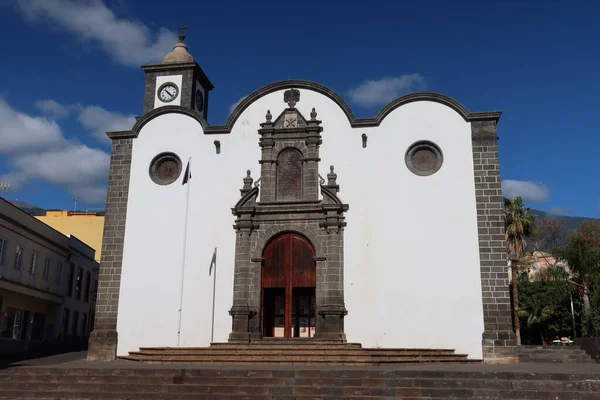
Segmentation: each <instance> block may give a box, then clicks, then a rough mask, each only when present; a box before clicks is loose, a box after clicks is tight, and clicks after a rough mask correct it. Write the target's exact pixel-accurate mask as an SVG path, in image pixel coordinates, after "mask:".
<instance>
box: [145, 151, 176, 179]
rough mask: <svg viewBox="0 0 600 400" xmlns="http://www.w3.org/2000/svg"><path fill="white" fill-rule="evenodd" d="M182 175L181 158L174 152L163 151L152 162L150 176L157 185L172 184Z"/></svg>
mask: <svg viewBox="0 0 600 400" xmlns="http://www.w3.org/2000/svg"><path fill="white" fill-rule="evenodd" d="M179 175H181V159H180V158H179V157H177V155H176V154H174V153H161V154H159V155H157V156H156V157H154V159H153V160H152V162H151V163H150V178H151V179H152V180H153V181H154V183H156V184H157V185H170V184H171V183H173V182H175V181H176V180H177V178H179Z"/></svg>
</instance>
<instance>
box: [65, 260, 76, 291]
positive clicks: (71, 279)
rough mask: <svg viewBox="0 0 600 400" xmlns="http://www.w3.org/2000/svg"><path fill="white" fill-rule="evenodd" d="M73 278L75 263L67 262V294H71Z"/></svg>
mask: <svg viewBox="0 0 600 400" xmlns="http://www.w3.org/2000/svg"><path fill="white" fill-rule="evenodd" d="M73 278H75V265H74V264H73V263H69V279H68V281H67V285H69V286H68V287H67V296H69V297H71V296H73Z"/></svg>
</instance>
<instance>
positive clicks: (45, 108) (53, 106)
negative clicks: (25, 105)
mask: <svg viewBox="0 0 600 400" xmlns="http://www.w3.org/2000/svg"><path fill="white" fill-rule="evenodd" d="M35 106H36V107H37V108H38V109H39V110H40V111H41V112H42V114H44V115H47V116H48V117H51V118H54V119H60V118H64V117H66V116H68V115H69V114H71V112H72V111H74V110H76V109H78V108H79V107H80V106H78V105H64V104H60V103H59V102H57V101H56V100H52V99H46V100H38V101H36V102H35Z"/></svg>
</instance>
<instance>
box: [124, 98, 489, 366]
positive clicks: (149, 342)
mask: <svg viewBox="0 0 600 400" xmlns="http://www.w3.org/2000/svg"><path fill="white" fill-rule="evenodd" d="M282 99H283V90H282V91H278V92H275V93H271V94H269V95H266V96H264V97H262V98H260V99H258V100H257V101H255V102H254V103H252V104H251V105H250V106H249V107H248V108H247V109H246V110H244V112H243V113H242V114H241V115H240V117H239V118H238V119H237V121H236V123H235V125H234V127H233V129H232V132H231V134H229V135H204V134H203V132H202V128H201V127H200V125H199V124H198V123H197V122H196V121H195V120H193V119H192V118H190V117H188V116H185V115H182V114H166V115H162V116H160V117H157V118H155V119H154V120H152V121H150V122H149V123H148V124H146V125H145V126H144V127H143V128H142V130H141V132H140V134H139V137H138V138H137V139H135V140H134V144H133V157H132V165H131V178H130V191H129V200H128V211H127V227H126V234H125V246H124V247H125V249H124V255H123V269H122V277H121V295H120V302H119V316H118V326H117V331H118V333H119V344H118V354H119V355H123V354H126V353H127V352H128V351H133V350H136V349H137V348H138V347H140V346H175V345H176V343H177V322H178V316H179V314H178V309H179V296H180V284H181V281H180V276H181V275H180V274H181V264H182V262H181V261H182V251H183V231H184V213H185V210H184V207H185V197H186V190H187V187H186V186H182V185H181V179H182V177H180V178H179V180H178V181H177V182H175V183H173V184H171V185H168V186H159V185H156V184H155V183H154V182H153V181H152V180H151V179H150V178H149V176H148V168H149V164H150V162H151V160H152V159H153V158H154V157H155V156H156V155H157V154H159V153H161V152H164V151H172V152H174V153H176V154H177V155H178V156H179V157H180V158H181V160H182V163H183V165H184V168H185V164H186V162H187V159H188V157H190V156H191V157H192V180H191V182H190V203H189V204H190V207H189V223H188V241H187V253H186V254H187V259H186V271H185V283H184V303H183V313H182V317H183V318H182V332H181V345H182V346H206V345H208V344H209V342H210V331H211V312H212V277H209V276H208V267H209V264H210V259H211V256H212V252H213V249H214V247H217V248H218V259H217V264H218V265H217V269H218V276H217V297H216V308H215V338H214V340H215V341H216V342H222V341H226V340H227V337H228V334H229V332H230V331H231V317H230V316H229V314H228V311H229V309H230V307H231V302H232V296H233V262H234V251H235V233H234V230H233V229H232V225H233V221H234V217H233V215H232V214H231V210H230V208H231V207H233V205H234V204H235V203H236V202H237V200H238V199H239V196H240V194H239V189H240V188H241V186H242V178H243V177H244V176H245V171H246V170H247V169H250V170H252V176H253V178H254V179H255V180H256V179H258V178H259V177H260V167H259V164H258V160H259V158H260V149H259V146H258V139H259V138H258V133H257V129H259V124H260V123H261V122H264V120H265V114H266V111H267V110H270V111H271V113H272V114H273V117H274V118H276V117H277V116H278V115H279V113H281V112H282V111H283V109H284V108H285V107H286V104H285V103H283V101H282ZM296 107H297V108H298V109H299V110H300V111H301V112H302V114H303V115H304V116H305V117H307V118H309V114H310V111H311V109H312V107H315V108H316V111H317V113H318V116H317V118H318V119H320V120H322V121H323V124H322V125H323V128H324V131H323V134H322V135H323V144H322V145H321V150H320V156H321V163H320V173H321V175H322V176H324V177H326V175H327V173H328V172H329V165H332V164H333V165H334V166H335V170H336V173H337V174H338V184H339V185H340V187H341V191H340V193H339V196H340V198H341V199H342V201H343V202H345V203H348V204H349V205H350V210H349V211H348V213H347V222H348V227H347V228H346V230H345V245H344V252H345V256H344V257H345V300H346V307H347V309H348V311H349V314H348V316H347V317H346V322H345V331H346V335H347V338H348V341H351V342H360V343H362V344H363V346H365V347H375V346H380V347H433V348H453V349H454V348H455V349H457V350H458V351H459V352H465V353H468V354H469V355H470V357H472V358H481V334H482V332H483V306H482V300H481V284H480V272H479V255H478V251H479V250H478V240H477V222H476V208H475V189H474V181H473V157H472V153H471V136H470V135H471V133H470V126H469V124H468V123H467V122H465V121H464V120H463V119H462V117H461V116H460V115H459V114H457V113H456V112H455V111H453V110H452V109H450V108H448V107H446V106H444V105H441V104H438V103H434V102H415V103H410V104H406V105H404V106H402V107H400V108H398V109H396V110H395V111H393V112H392V113H391V114H389V115H388V116H387V117H386V118H385V119H384V120H383V122H382V123H381V125H380V126H379V127H376V128H366V129H363V128H361V129H353V128H351V127H350V124H349V122H348V119H347V117H346V115H345V114H344V113H343V111H342V110H341V108H340V107H339V106H338V105H337V104H336V103H335V102H333V101H332V100H331V99H330V98H328V97H326V96H324V95H322V94H320V93H317V92H313V91H310V90H305V89H303V90H301V99H300V102H299V103H298V104H297V105H296ZM362 133H366V134H367V135H368V141H367V147H366V148H363V147H362V141H361V134H362ZM214 140H219V141H220V142H221V154H216V151H215V146H214V144H213V141H214ZM417 140H431V141H433V142H435V143H436V144H437V145H438V146H439V147H440V149H441V150H442V152H443V154H444V164H443V165H442V168H441V169H440V170H439V171H438V172H437V173H436V174H434V175H432V176H428V177H420V176H416V175H414V174H412V172H410V171H409V170H408V169H407V167H406V165H405V163H404V154H405V152H406V150H407V149H408V147H409V146H410V145H411V144H412V143H414V142H415V141H417Z"/></svg>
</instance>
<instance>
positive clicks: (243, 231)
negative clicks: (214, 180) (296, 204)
mask: <svg viewBox="0 0 600 400" xmlns="http://www.w3.org/2000/svg"><path fill="white" fill-rule="evenodd" d="M246 174H247V175H246V177H245V178H244V187H243V188H242V189H241V190H240V192H241V195H242V199H243V198H244V196H246V195H247V194H248V193H249V192H250V191H251V190H252V182H253V179H252V177H251V176H250V170H248V171H246ZM255 190H256V189H255ZM255 205H256V203H255V201H254V198H252V199H249V200H248V201H247V202H246V203H244V204H238V205H236V207H235V208H234V209H233V213H234V214H235V215H237V217H238V218H237V220H236V224H235V227H234V228H235V230H236V231H237V233H236V241H235V265H234V276H233V306H232V307H231V310H229V315H231V317H232V319H233V323H232V331H231V333H230V334H229V342H234V343H247V342H249V341H250V338H251V332H252V333H254V336H255V335H256V333H258V334H260V332H258V330H259V329H260V327H259V328H258V329H256V327H255V326H254V325H256V322H255V321H256V320H257V318H253V317H254V316H255V315H256V313H257V308H256V304H255V299H254V296H253V294H254V293H253V291H252V290H251V287H252V284H253V281H254V273H253V265H252V261H251V259H250V253H251V246H252V233H253V230H254V228H255V226H254V224H253V222H252V213H253V210H254V206H255ZM251 322H252V323H253V326H252V327H251Z"/></svg>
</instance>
